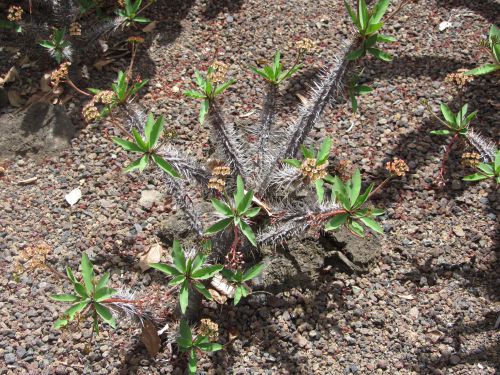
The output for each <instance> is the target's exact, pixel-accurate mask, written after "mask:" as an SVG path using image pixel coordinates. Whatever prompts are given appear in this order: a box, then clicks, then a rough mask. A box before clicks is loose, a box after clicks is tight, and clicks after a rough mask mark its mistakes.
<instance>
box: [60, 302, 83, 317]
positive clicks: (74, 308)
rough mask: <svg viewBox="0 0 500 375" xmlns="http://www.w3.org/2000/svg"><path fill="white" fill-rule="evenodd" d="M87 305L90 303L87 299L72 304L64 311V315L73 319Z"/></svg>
mask: <svg viewBox="0 0 500 375" xmlns="http://www.w3.org/2000/svg"><path fill="white" fill-rule="evenodd" d="M87 305H88V302H87V301H82V302H78V303H75V304H74V305H73V306H71V307H70V308H69V309H67V310H66V311H65V312H64V315H66V316H68V317H69V320H73V319H74V318H75V315H76V314H77V313H79V312H81V311H82V310H83V309H84V308H85V307H86V306H87Z"/></svg>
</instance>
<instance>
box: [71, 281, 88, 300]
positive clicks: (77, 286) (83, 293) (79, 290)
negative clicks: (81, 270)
mask: <svg viewBox="0 0 500 375" xmlns="http://www.w3.org/2000/svg"><path fill="white" fill-rule="evenodd" d="M73 286H74V287H75V291H76V292H77V293H78V294H79V295H81V296H82V297H83V298H88V297H89V294H88V293H87V289H85V287H84V286H83V285H82V284H81V283H79V282H75V283H74V284H73Z"/></svg>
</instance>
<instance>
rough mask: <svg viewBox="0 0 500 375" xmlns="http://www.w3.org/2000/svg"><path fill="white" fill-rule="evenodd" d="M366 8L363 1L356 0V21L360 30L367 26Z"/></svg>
mask: <svg viewBox="0 0 500 375" xmlns="http://www.w3.org/2000/svg"><path fill="white" fill-rule="evenodd" d="M368 17H369V16H368V8H367V7H366V1H365V0H358V20H359V26H360V27H361V29H362V30H364V29H365V28H366V26H368Z"/></svg>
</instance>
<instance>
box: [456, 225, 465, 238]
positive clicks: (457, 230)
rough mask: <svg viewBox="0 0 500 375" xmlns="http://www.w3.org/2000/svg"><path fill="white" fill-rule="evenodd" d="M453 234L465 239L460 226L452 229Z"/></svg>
mask: <svg viewBox="0 0 500 375" xmlns="http://www.w3.org/2000/svg"><path fill="white" fill-rule="evenodd" d="M453 233H455V235H457V236H458V237H465V232H464V230H463V229H462V227H460V226H456V227H453Z"/></svg>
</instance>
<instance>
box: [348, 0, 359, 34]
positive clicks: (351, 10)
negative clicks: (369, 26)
mask: <svg viewBox="0 0 500 375" xmlns="http://www.w3.org/2000/svg"><path fill="white" fill-rule="evenodd" d="M344 4H345V7H346V8H347V13H349V16H350V17H351V20H352V22H353V23H354V25H356V27H357V28H358V29H359V28H360V25H359V21H358V17H357V16H356V13H354V10H353V9H352V8H351V6H350V5H349V3H348V2H347V0H344Z"/></svg>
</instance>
